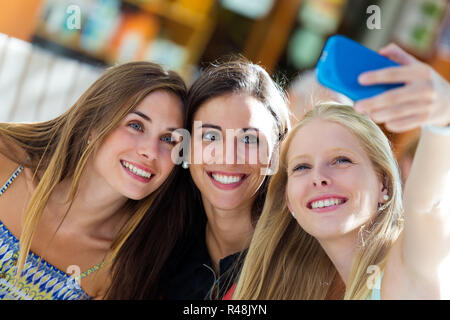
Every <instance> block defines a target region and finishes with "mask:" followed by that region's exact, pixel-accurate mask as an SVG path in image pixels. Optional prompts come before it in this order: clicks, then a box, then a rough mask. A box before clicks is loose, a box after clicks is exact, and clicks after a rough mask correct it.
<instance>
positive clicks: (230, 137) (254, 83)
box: [117, 60, 289, 299]
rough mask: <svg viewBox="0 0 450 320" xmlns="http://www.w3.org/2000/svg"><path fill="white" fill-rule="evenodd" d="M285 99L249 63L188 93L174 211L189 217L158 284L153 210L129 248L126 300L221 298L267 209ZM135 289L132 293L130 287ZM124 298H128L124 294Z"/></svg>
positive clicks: (224, 70) (209, 76)
mask: <svg viewBox="0 0 450 320" xmlns="http://www.w3.org/2000/svg"><path fill="white" fill-rule="evenodd" d="M285 101H286V100H285V97H284V94H283V93H282V91H281V90H280V89H279V88H278V86H277V85H276V84H275V82H274V81H273V80H272V79H271V77H270V76H269V75H268V74H267V72H266V71H265V70H264V69H263V68H261V67H260V66H258V65H255V64H253V63H250V62H248V61H245V60H236V61H231V62H224V63H220V64H217V65H212V66H211V67H209V68H207V69H206V70H204V72H203V73H202V74H201V75H200V76H199V78H198V79H197V80H196V81H195V82H194V83H193V84H192V86H191V88H190V90H189V93H188V103H187V111H186V116H185V119H186V123H185V128H187V129H188V130H189V131H190V137H191V140H190V142H188V143H187V145H189V146H190V150H189V148H187V149H186V150H183V157H184V161H183V168H185V169H189V170H183V171H184V172H179V179H178V181H179V184H178V189H177V192H174V193H172V194H170V198H171V199H169V195H167V197H168V201H170V204H166V205H167V206H168V207H170V206H171V207H170V208H169V210H168V211H169V212H170V211H176V212H179V213H180V214H183V215H184V216H185V218H186V219H188V220H189V221H191V223H190V225H189V227H188V228H187V231H186V233H185V235H184V237H183V238H182V239H181V240H180V241H179V242H178V244H177V246H176V248H175V249H174V250H173V252H172V253H171V255H170V257H169V258H168V261H167V262H166V263H165V265H164V270H163V272H162V276H161V277H160V278H159V280H158V286H156V287H155V286H152V284H151V283H150V282H148V281H147V279H148V278H149V277H151V276H152V269H151V268H149V267H146V266H148V264H149V261H151V260H153V259H154V257H153V256H152V255H151V252H150V251H148V250H146V249H145V248H146V247H147V246H149V245H151V241H152V240H151V239H148V237H147V235H146V234H147V233H146V232H147V231H146V230H148V228H149V227H150V226H151V224H152V223H151V221H150V219H151V215H146V216H145V218H144V219H143V221H142V223H141V224H140V225H139V227H138V230H137V232H136V233H134V234H133V235H132V236H131V237H130V238H129V239H128V241H127V243H126V244H125V245H124V247H123V250H122V251H121V252H120V253H119V256H118V259H119V260H117V263H118V264H122V265H128V266H129V267H128V269H127V272H125V271H124V272H123V273H122V274H123V276H125V277H127V281H126V282H125V281H122V285H121V287H127V288H133V289H132V290H131V291H133V290H134V291H133V294H131V295H128V296H126V298H132V299H135V298H137V299H138V298H164V299H221V298H222V297H223V296H224V294H225V293H226V292H227V291H228V289H229V288H230V287H231V284H232V283H233V282H234V281H235V275H236V273H237V272H238V271H239V265H240V262H241V259H238V258H239V257H241V258H242V257H243V255H241V253H244V252H245V250H246V248H247V247H248V245H249V243H250V240H251V238H252V235H253V231H254V227H255V225H256V221H257V220H258V217H259V215H260V213H261V209H262V206H263V203H264V199H265V194H266V190H267V183H268V179H269V175H270V174H271V173H272V172H271V171H273V170H274V168H275V170H276V166H277V152H278V144H279V142H280V141H281V140H282V139H283V138H284V136H285V134H286V133H287V131H288V129H289V120H288V119H289V112H288V109H287V106H286V102H285ZM128 292H130V291H128ZM123 297H125V296H123Z"/></svg>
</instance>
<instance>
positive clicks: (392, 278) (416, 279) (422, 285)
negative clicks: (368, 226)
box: [381, 233, 441, 300]
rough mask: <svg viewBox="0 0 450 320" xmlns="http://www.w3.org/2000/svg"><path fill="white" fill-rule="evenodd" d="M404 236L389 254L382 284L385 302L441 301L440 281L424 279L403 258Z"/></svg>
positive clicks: (402, 235)
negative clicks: (400, 300) (399, 300)
mask: <svg viewBox="0 0 450 320" xmlns="http://www.w3.org/2000/svg"><path fill="white" fill-rule="evenodd" d="M403 244H404V234H403V233H402V234H401V235H400V237H399V239H398V240H397V241H396V242H395V244H394V245H393V246H392V248H391V250H390V251H389V253H388V256H387V261H386V266H385V268H384V275H383V280H382V283H381V297H382V298H383V299H385V300H398V299H402V300H404V299H406V300H411V299H412V300H416V299H420V300H422V299H440V296H441V295H440V288H439V281H438V279H436V281H434V280H433V279H431V278H426V279H425V278H423V277H421V276H420V275H418V274H417V273H415V272H414V271H413V270H411V268H408V266H407V264H406V263H405V260H404V257H403V248H402V247H403Z"/></svg>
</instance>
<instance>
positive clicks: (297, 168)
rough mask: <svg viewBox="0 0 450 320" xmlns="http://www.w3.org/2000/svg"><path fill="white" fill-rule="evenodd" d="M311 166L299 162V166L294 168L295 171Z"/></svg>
mask: <svg viewBox="0 0 450 320" xmlns="http://www.w3.org/2000/svg"><path fill="white" fill-rule="evenodd" d="M310 168H311V167H310V166H309V165H307V164H299V165H297V166H295V167H294V169H292V171H293V172H295V171H303V170H305V169H310Z"/></svg>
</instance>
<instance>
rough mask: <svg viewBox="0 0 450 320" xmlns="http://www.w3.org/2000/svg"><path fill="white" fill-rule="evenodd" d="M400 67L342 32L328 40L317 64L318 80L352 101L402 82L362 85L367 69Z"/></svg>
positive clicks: (375, 93) (398, 85)
mask: <svg viewBox="0 0 450 320" xmlns="http://www.w3.org/2000/svg"><path fill="white" fill-rule="evenodd" d="M393 66H399V64H398V63H396V62H394V61H392V60H390V59H388V58H386V57H384V56H382V55H380V54H378V53H377V52H375V51H373V50H370V49H369V48H366V47H364V46H363V45H361V44H359V43H357V42H355V41H353V40H350V39H349V38H347V37H344V36H341V35H335V36H332V37H330V38H329V39H328V41H327V43H326V44H325V46H324V48H323V50H322V54H321V57H320V59H319V61H318V63H317V66H316V73H317V79H318V81H319V82H320V83H321V84H322V85H324V86H326V87H328V88H330V89H332V90H335V91H337V92H340V93H342V94H344V95H346V96H347V97H349V98H350V99H352V100H353V101H356V100H360V99H365V98H370V97H373V96H375V95H377V94H380V93H382V92H384V91H386V90H390V89H393V88H397V87H400V86H402V85H403V84H377V85H371V86H363V85H360V84H359V83H358V76H359V75H360V74H361V73H363V72H366V71H372V70H377V69H382V68H386V67H393Z"/></svg>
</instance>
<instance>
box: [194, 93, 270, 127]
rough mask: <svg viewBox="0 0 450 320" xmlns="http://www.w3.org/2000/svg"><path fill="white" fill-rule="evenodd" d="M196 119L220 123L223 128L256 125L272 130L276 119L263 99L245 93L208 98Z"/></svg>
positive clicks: (197, 113)
mask: <svg viewBox="0 0 450 320" xmlns="http://www.w3.org/2000/svg"><path fill="white" fill-rule="evenodd" d="M194 120H196V121H203V122H208V123H211V124H215V125H219V126H221V127H222V129H237V128H247V127H254V128H258V129H259V130H261V131H264V130H267V129H269V130H272V129H273V126H274V120H273V117H272V115H271V114H270V113H269V111H268V110H267V109H266V107H265V106H264V105H263V103H262V102H261V101H259V100H258V99H256V98H255V97H253V96H251V95H248V94H245V93H231V94H225V95H222V96H218V97H214V98H212V99H209V100H207V101H206V102H205V103H204V104H203V105H202V106H201V107H200V108H199V109H198V111H197V112H196V113H195V116H194Z"/></svg>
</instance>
